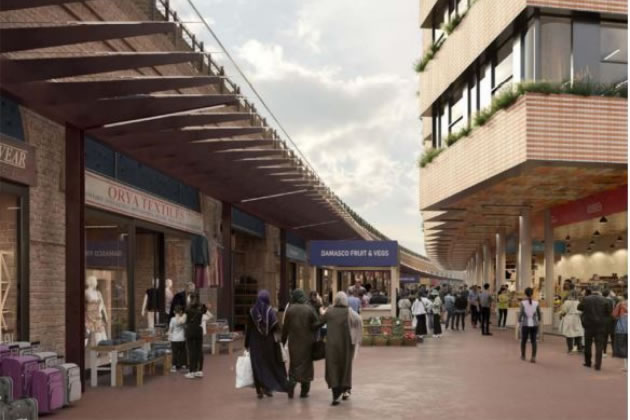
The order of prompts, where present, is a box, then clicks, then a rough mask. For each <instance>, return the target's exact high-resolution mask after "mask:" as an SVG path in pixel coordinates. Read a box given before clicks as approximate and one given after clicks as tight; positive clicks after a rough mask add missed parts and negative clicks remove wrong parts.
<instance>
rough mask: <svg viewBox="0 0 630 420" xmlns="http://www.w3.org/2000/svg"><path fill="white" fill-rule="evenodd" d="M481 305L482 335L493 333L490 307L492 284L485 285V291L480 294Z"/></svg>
mask: <svg viewBox="0 0 630 420" xmlns="http://www.w3.org/2000/svg"><path fill="white" fill-rule="evenodd" d="M479 306H480V307H481V335H492V333H491V332H490V307H491V306H492V295H491V294H490V285H489V284H488V283H486V284H484V285H483V292H481V293H480V294H479Z"/></svg>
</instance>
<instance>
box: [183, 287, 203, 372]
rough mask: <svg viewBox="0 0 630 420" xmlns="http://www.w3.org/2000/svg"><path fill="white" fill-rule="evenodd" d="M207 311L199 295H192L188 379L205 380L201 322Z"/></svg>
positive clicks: (188, 310)
mask: <svg viewBox="0 0 630 420" xmlns="http://www.w3.org/2000/svg"><path fill="white" fill-rule="evenodd" d="M206 311H207V308H206V305H202V304H200V303H199V293H198V292H196V291H195V292H192V293H191V294H190V304H189V305H188V308H186V324H185V335H186V348H187V349H188V373H187V374H186V375H185V377H186V378H187V379H194V378H203V329H202V328H201V320H202V318H203V314H205V313H206Z"/></svg>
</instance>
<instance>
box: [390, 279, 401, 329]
mask: <svg viewBox="0 0 630 420" xmlns="http://www.w3.org/2000/svg"><path fill="white" fill-rule="evenodd" d="M389 278H390V281H389V283H390V292H389V293H390V302H391V303H392V309H391V316H392V318H396V305H397V302H396V291H397V290H398V288H399V287H400V271H399V269H398V267H392V268H391V269H390V275H389Z"/></svg>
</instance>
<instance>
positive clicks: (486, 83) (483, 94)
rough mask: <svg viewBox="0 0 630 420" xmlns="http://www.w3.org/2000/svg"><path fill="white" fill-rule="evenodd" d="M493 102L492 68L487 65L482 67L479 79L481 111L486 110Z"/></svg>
mask: <svg viewBox="0 0 630 420" xmlns="http://www.w3.org/2000/svg"><path fill="white" fill-rule="evenodd" d="M491 101H492V67H491V66H490V64H486V65H484V66H482V67H481V77H480V79H479V109H484V108H486V107H487V106H489V105H490V102H491Z"/></svg>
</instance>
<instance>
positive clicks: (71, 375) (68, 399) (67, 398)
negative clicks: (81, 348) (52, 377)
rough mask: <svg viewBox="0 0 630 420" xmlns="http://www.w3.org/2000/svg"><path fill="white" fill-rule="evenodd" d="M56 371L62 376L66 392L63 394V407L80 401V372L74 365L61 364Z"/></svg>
mask: <svg viewBox="0 0 630 420" xmlns="http://www.w3.org/2000/svg"><path fill="white" fill-rule="evenodd" d="M57 369H59V371H60V372H61V373H62V374H63V380H64V385H65V390H66V392H65V393H64V405H70V404H71V403H73V402H75V401H79V400H80V399H81V370H80V369H79V366H78V365H76V364H74V363H62V364H60V365H58V366H57Z"/></svg>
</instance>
